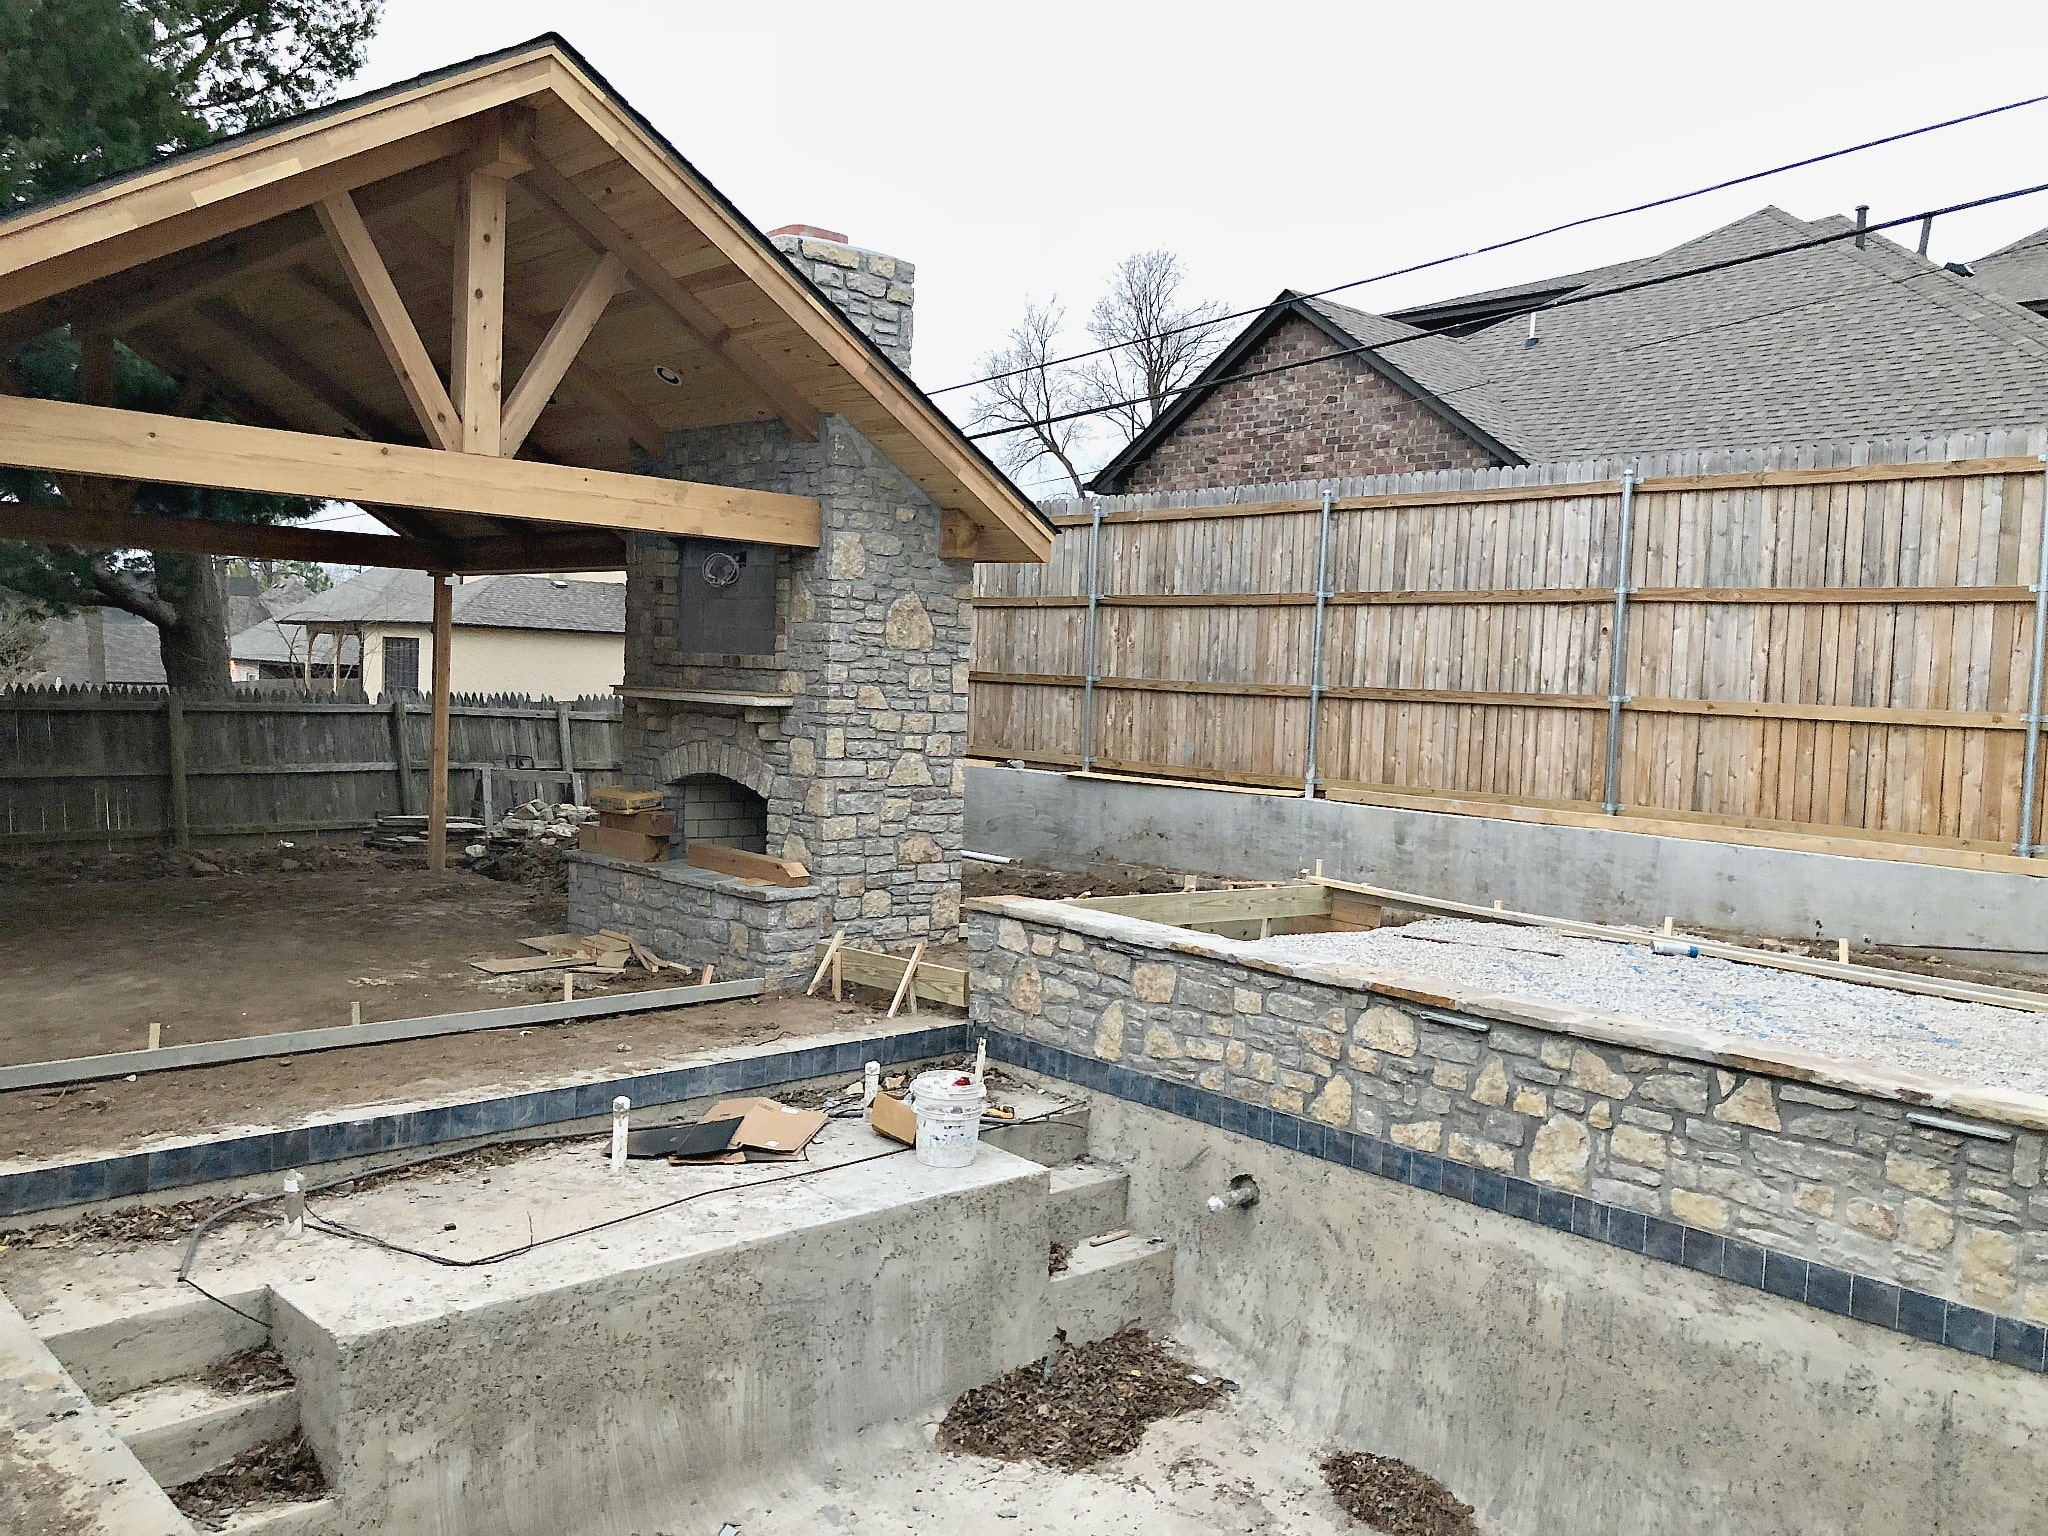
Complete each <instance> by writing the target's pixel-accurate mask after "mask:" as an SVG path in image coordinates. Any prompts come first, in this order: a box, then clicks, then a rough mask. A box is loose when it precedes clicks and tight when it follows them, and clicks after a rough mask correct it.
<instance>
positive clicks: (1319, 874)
mask: <svg viewBox="0 0 2048 1536" xmlns="http://www.w3.org/2000/svg"><path fill="white" fill-rule="evenodd" d="M1316 878H1317V879H1318V880H1320V879H1322V878H1323V861H1322V860H1321V859H1317V860H1316Z"/></svg>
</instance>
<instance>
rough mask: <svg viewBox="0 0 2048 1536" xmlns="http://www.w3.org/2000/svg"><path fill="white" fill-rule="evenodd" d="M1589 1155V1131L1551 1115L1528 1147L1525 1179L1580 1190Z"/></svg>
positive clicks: (1590, 1146)
mask: <svg viewBox="0 0 2048 1536" xmlns="http://www.w3.org/2000/svg"><path fill="white" fill-rule="evenodd" d="M1592 1155H1593V1138H1592V1134H1591V1132H1589V1131H1588V1130H1587V1129H1586V1127H1585V1126H1583V1125H1581V1124H1580V1123H1579V1122H1578V1121H1576V1120H1573V1119H1570V1118H1568V1117H1567V1116H1564V1115H1553V1116H1552V1117H1551V1118H1550V1119H1549V1120H1546V1121H1545V1122H1544V1123H1543V1126H1542V1128H1541V1129H1540V1130H1538V1131H1537V1132H1536V1140H1535V1142H1534V1144H1533V1145H1531V1146H1530V1148H1529V1177H1530V1178H1532V1179H1534V1180H1536V1181H1537V1182H1538V1183H1540V1184H1552V1185H1556V1186H1557V1187H1558V1188H1560V1189H1584V1188H1585V1187H1586V1167H1587V1165H1588V1163H1590V1162H1591V1161H1592Z"/></svg>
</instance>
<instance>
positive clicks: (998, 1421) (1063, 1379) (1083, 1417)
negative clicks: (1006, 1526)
mask: <svg viewBox="0 0 2048 1536" xmlns="http://www.w3.org/2000/svg"><path fill="white" fill-rule="evenodd" d="M1223 1393H1224V1388H1223V1385H1222V1383H1221V1382H1220V1381H1218V1380H1217V1379H1216V1378H1215V1377H1213V1376H1206V1375H1205V1374H1204V1373H1202V1372H1199V1371H1197V1370H1195V1368H1194V1367H1193V1366H1191V1365H1189V1364H1188V1363H1187V1361H1185V1360H1182V1359H1180V1358H1178V1357H1177V1356H1175V1355H1174V1354H1172V1353H1171V1352H1170V1351H1168V1350H1167V1349H1166V1347H1165V1346H1164V1345H1162V1344H1160V1343H1158V1342H1157V1341H1156V1340H1155V1339H1153V1337H1152V1336H1151V1335H1150V1334H1149V1333H1147V1332H1146V1331H1145V1330H1144V1329H1142V1328H1130V1329H1126V1330H1125V1331H1124V1332H1122V1333H1119V1334H1115V1335H1112V1336H1111V1337H1109V1338H1106V1339H1101V1340H1098V1341H1097V1342H1095V1343H1093V1344H1083V1345H1081V1346H1080V1347H1079V1348H1077V1349H1068V1350H1062V1351H1061V1352H1060V1354H1059V1357H1058V1359H1057V1361H1056V1362H1055V1363H1054V1366H1053V1369H1052V1374H1051V1375H1050V1377H1048V1376H1047V1374H1046V1369H1045V1364H1044V1362H1042V1361H1034V1362H1033V1363H1032V1364H1030V1365H1024V1366H1019V1367H1018V1368H1017V1369H1016V1370H1014V1371H1011V1372H1009V1373H1008V1374H1007V1375H1003V1376H999V1377H997V1378H996V1379H995V1380H994V1381H992V1382H990V1383H989V1384H988V1385H987V1386H983V1387H976V1388H975V1389H974V1390H973V1391H971V1392H967V1393H965V1394H963V1395H962V1396H961V1398H960V1400H959V1401H958V1402H956V1403H955V1404H953V1406H952V1408H951V1409H950V1410H948V1411H947V1414H946V1417H945V1420H944V1422H942V1423H941V1424H940V1425H939V1444H940V1445H942V1446H944V1447H945V1448H946V1449H947V1450H949V1451H964V1452H966V1453H968V1454H969V1455H974V1456H994V1457H998V1458H1000V1459H1002V1460H1004V1461H1042V1462H1044V1463H1045V1464H1046V1465H1048V1466H1051V1467H1056V1468H1058V1469H1059V1470H1061V1471H1063V1472H1073V1471H1077V1470H1079V1469H1080V1468H1082V1467H1092V1466H1094V1465H1095V1464H1096V1463H1097V1462H1101V1461H1107V1460H1109V1459H1110V1458H1111V1457H1113V1456H1121V1455H1123V1454H1124V1453H1125V1452H1126V1451H1130V1450H1134V1449H1135V1448H1136V1447H1137V1444H1138V1442H1139V1440H1141V1439H1142V1438H1144V1434H1145V1429H1146V1427H1147V1426H1148V1425H1150V1424H1153V1423H1156V1422H1157V1421H1158V1420H1160V1419H1167V1418H1172V1417H1173V1416H1174V1415H1176V1414H1182V1413H1193V1412H1195V1411H1196V1410H1197V1409H1200V1408H1207V1407H1210V1406H1212V1405H1213V1404H1214V1403H1216V1402H1217V1401H1218V1400H1219V1399H1220V1398H1221V1397H1222V1396H1223Z"/></svg>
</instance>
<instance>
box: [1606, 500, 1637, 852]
mask: <svg viewBox="0 0 2048 1536" xmlns="http://www.w3.org/2000/svg"><path fill="white" fill-rule="evenodd" d="M1635 512H1636V472H1635V471H1634V470H1633V469H1630V470H1627V471H1624V472H1623V474H1622V477H1621V550H1620V553H1619V555H1618V556H1617V558H1616V561H1615V567H1614V626H1613V628H1614V635H1613V640H1612V642H1611V645H1610V649H1611V650H1612V652H1613V655H1612V658H1611V662H1610V666H1609V670H1608V676H1607V782H1606V788H1605V790H1604V791H1603V793H1602V796H1601V808H1602V809H1603V810H1605V811H1606V812H1607V814H1608V815H1610V816H1619V815H1620V814H1621V706H1622V705H1624V704H1626V703H1627V702H1628V695H1627V694H1625V693H1623V692H1622V687H1623V685H1624V683H1625V682H1626V680H1627V670H1626V669H1627V663H1628V594H1629V590H1630V583H1631V581H1632V579H1633V577H1634V574H1635Z"/></svg>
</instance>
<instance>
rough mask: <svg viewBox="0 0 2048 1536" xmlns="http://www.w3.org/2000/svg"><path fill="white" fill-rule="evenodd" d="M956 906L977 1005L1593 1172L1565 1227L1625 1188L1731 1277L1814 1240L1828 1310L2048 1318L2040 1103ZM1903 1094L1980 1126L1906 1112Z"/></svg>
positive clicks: (1893, 1321) (1456, 1154)
mask: <svg viewBox="0 0 2048 1536" xmlns="http://www.w3.org/2000/svg"><path fill="white" fill-rule="evenodd" d="M968 918H969V922H968V939H969V944H970V947H971V950H972V957H973V958H972V967H973V974H972V982H971V987H972V1016H973V1020H974V1022H975V1023H976V1024H977V1025H982V1026H987V1027H991V1028H994V1029H998V1030H1006V1031H1010V1032H1012V1033H1014V1034H1017V1035H1020V1036H1023V1037H1024V1038H1026V1039H1027V1040H1031V1041H1040V1042H1044V1043H1045V1044H1046V1045H1048V1046H1052V1047H1056V1048H1058V1049H1059V1050H1062V1051H1065V1052H1069V1053H1072V1054H1073V1055H1074V1056H1076V1057H1082V1058H1088V1059H1090V1060H1093V1061H1096V1062H1109V1063H1116V1064H1118V1065H1119V1066H1120V1067H1122V1068H1124V1069H1129V1070H1133V1071H1137V1072H1141V1073H1144V1074H1147V1075H1149V1076H1153V1077H1157V1078H1159V1079H1163V1080H1165V1081H1167V1082H1169V1083H1177V1084H1187V1085H1190V1086H1193V1087H1196V1088H1199V1089H1201V1090H1205V1091H1206V1092H1208V1093H1213V1094H1219V1095H1223V1096H1226V1097H1227V1098H1228V1099H1233V1100H1236V1101H1239V1102H1242V1103H1244V1104H1247V1105H1252V1106H1256V1107H1257V1108H1258V1110H1260V1111H1263V1112H1270V1113H1271V1114H1272V1115H1273V1116H1274V1118H1275V1120H1276V1121H1277V1120H1278V1118H1279V1117H1281V1116H1287V1117H1300V1120H1301V1122H1302V1123H1303V1124H1304V1126H1305V1127H1306V1126H1307V1125H1312V1124H1317V1123H1319V1124H1320V1125H1323V1126H1329V1127H1334V1128H1338V1129H1341V1130H1344V1131H1346V1132H1352V1133H1357V1134H1359V1136H1360V1137H1361V1139H1363V1138H1374V1139H1375V1144H1377V1143H1378V1142H1384V1143H1385V1145H1386V1147H1387V1149H1388V1152H1389V1154H1390V1155H1392V1154H1393V1153H1394V1151H1395V1149H1405V1150H1406V1151H1407V1152H1410V1153H1413V1154H1417V1155H1419V1156H1424V1157H1427V1158H1428V1159H1431V1160H1434V1159H1443V1160H1445V1162H1444V1164H1443V1165H1444V1166H1446V1167H1450V1166H1454V1165H1463V1166H1465V1167H1468V1168H1470V1169H1473V1170H1483V1171H1484V1172H1483V1174H1479V1173H1475V1174H1474V1175H1473V1176H1472V1177H1475V1178H1477V1177H1484V1176H1485V1175H1496V1176H1500V1177H1504V1178H1506V1179H1507V1180H1508V1181H1509V1183H1510V1184H1512V1183H1514V1182H1515V1181H1518V1180H1526V1181H1529V1183H1530V1184H1531V1185H1535V1186H1542V1187H1544V1188H1545V1189H1554V1190H1559V1191H1570V1192H1572V1193H1573V1194H1574V1195H1583V1196H1584V1197H1586V1198H1583V1199H1578V1200H1576V1201H1567V1202H1566V1206H1567V1207H1570V1208H1572V1209H1570V1210H1568V1211H1567V1219H1569V1220H1571V1221H1572V1222H1573V1223H1574V1225H1573V1226H1572V1228H1571V1230H1574V1231H1577V1230H1580V1225H1579V1223H1580V1222H1582V1221H1583V1222H1591V1221H1594V1220H1596V1219H1597V1220H1599V1221H1606V1220H1607V1219H1608V1218H1607V1215H1606V1214H1604V1213H1641V1216H1642V1217H1648V1218H1661V1219H1662V1226H1659V1225H1658V1224H1657V1223H1656V1222H1655V1221H1653V1222H1652V1233H1653V1237H1654V1234H1655V1233H1656V1232H1658V1231H1662V1230H1664V1228H1666V1227H1670V1228H1671V1229H1672V1230H1673V1231H1676V1230H1677V1229H1678V1228H1684V1229H1690V1230H1692V1231H1693V1232H1695V1233H1697V1234H1715V1237H1714V1239H1713V1242H1714V1248H1715V1251H1716V1252H1717V1253H1720V1254H1725V1255H1726V1256H1727V1263H1728V1265H1729V1269H1728V1270H1727V1271H1725V1273H1727V1275H1728V1277H1729V1278H1735V1277H1736V1272H1737V1268H1738V1266H1743V1265H1748V1264H1751V1263H1753V1264H1754V1267H1755V1269H1756V1271H1757V1274H1756V1276H1755V1277H1749V1276H1747V1275H1745V1276H1744V1278H1746V1279H1748V1283H1751V1284H1761V1286H1762V1288H1764V1289H1767V1290H1768V1289H1772V1288H1773V1287H1772V1285H1771V1284H1770V1282H1769V1278H1768V1276H1765V1275H1764V1273H1763V1266H1764V1261H1765V1256H1766V1255H1767V1254H1770V1253H1778V1254H1785V1255H1791V1256H1795V1257H1797V1258H1799V1259H1802V1260H1810V1261H1812V1270H1813V1273H1814V1274H1816V1275H1819V1276H1821V1277H1822V1279H1821V1280H1820V1281H1819V1282H1817V1285H1818V1287H1819V1288H1820V1290H1821V1291H1823V1292H1830V1293H1831V1288H1833V1287H1834V1286H1835V1284H1836V1282H1837V1281H1839V1289H1840V1290H1841V1293H1842V1294H1841V1297H1840V1301H1841V1305H1840V1306H1839V1307H1830V1310H1837V1311H1841V1312H1844V1313H1850V1312H1851V1308H1850V1305H1849V1292H1850V1287H1851V1283H1852V1280H1853V1281H1854V1282H1855V1283H1856V1284H1857V1285H1859V1286H1861V1287H1862V1288H1863V1290H1862V1294H1864V1295H1867V1296H1870V1297H1872V1298H1873V1299H1871V1300H1870V1301H1869V1302H1868V1306H1869V1307H1870V1308H1871V1309H1872V1312H1871V1315H1870V1316H1868V1317H1867V1318H1866V1320H1870V1321H1882V1322H1884V1323H1886V1324H1887V1325H1888V1326H1893V1327H1898V1328H1901V1329H1905V1330H1906V1331H1914V1330H1913V1329H1912V1328H1911V1327H1909V1326H1908V1320H1907V1319H1906V1317H1905V1314H1904V1312H1903V1311H1902V1310H1901V1308H1902V1302H1901V1293H1902V1291H1903V1292H1904V1293H1905V1294H1906V1295H1907V1296H1908V1298H1909V1301H1910V1299H1911V1298H1912V1297H1913V1296H1915V1295H1917V1296H1918V1298H1919V1300H1921V1301H1925V1300H1927V1299H1929V1298H1933V1297H1943V1298H1948V1299H1949V1300H1950V1301H1951V1302H1960V1303H1962V1304H1963V1305H1964V1307H1966V1308H1970V1309H1983V1310H1984V1311H1985V1312H1988V1313H1996V1314H2001V1315H2003V1316H2005V1317H2012V1318H2018V1319H2026V1320H2031V1321H2032V1322H2034V1323H2041V1322H2048V1189H2044V1188H2043V1187H2042V1182H2041V1178H2042V1154H2043V1141H2044V1138H2043V1134H2042V1133H2043V1132H2044V1131H2048V1102H2044V1101H2041V1100H2038V1099H2030V1098H2026V1097H2023V1096H2020V1095H2011V1094H2003V1093H2000V1092H1997V1091H1993V1090H1984V1091H1981V1092H1977V1091H1972V1090H1967V1089H1960V1088H1957V1089H1955V1090H1954V1091H1952V1092H1947V1093H1944V1092H1942V1091H1941V1085H1939V1084H1936V1083H1933V1082H1931V1081H1930V1080H1926V1079H1913V1078H1910V1077H1908V1076H1907V1075H1906V1074H1903V1073H1901V1074H1899V1076H1898V1078H1897V1080H1896V1081H1895V1082H1887V1081H1886V1080H1884V1079H1883V1077H1882V1076H1880V1075H1879V1073H1878V1070H1877V1069H1873V1068H1869V1067H1868V1066H1866V1065H1863V1064H1856V1063H1828V1062H1824V1061H1820V1060H1818V1059H1813V1058H1791V1057H1789V1056H1788V1057H1786V1058H1785V1059H1783V1060H1772V1059H1771V1057H1772V1055H1773V1053H1772V1051H1771V1049H1770V1048H1769V1047H1766V1046H1764V1045H1762V1044H1756V1045H1754V1047H1753V1048H1751V1047H1749V1046H1748V1045H1747V1044H1746V1043H1743V1044H1741V1045H1740V1046H1738V1043H1737V1042H1733V1041H1709V1040H1706V1039H1704V1038H1702V1037H1695V1036H1688V1035H1686V1034H1685V1033H1684V1032H1682V1031H1676V1030H1670V1029H1660V1028H1654V1027H1650V1026H1647V1025H1643V1024H1637V1023H1634V1022H1631V1021H1628V1020H1625V1019H1618V1018H1615V1017H1613V1016H1610V1015H1594V1014H1586V1013H1581V1012H1578V1011H1576V1010H1568V1009H1560V1008H1551V1007H1547V1006H1544V1005H1541V1004H1536V1003H1531V1002H1527V1001H1522V1000H1517V999H1511V998H1503V997H1495V996H1478V995H1448V996H1437V995H1434V994H1431V993H1429V992H1426V991H1424V990H1422V989H1423V987H1424V986H1425V984H1424V983H1422V982H1419V981H1418V982H1415V983H1413V984H1411V985H1409V986H1395V985H1392V984H1390V983H1389V981H1388V979H1387V978H1386V977H1385V976H1383V975H1375V974H1374V973H1371V972H1367V971H1365V970H1363V969H1361V968H1359V967H1355V966H1348V965H1338V964H1315V963H1306V962H1295V961H1277V960H1274V959H1271V958H1267V957H1255V956H1253V955H1251V954H1248V953H1247V952H1246V951H1247V948H1248V946H1246V945H1243V944H1239V943H1235V942H1233V941H1231V940H1227V939H1218V938H1212V937H1209V936H1207V935H1203V934H1197V933H1193V932H1190V931H1187V930H1183V929H1177V928H1169V927H1164V926H1162V925H1159V924H1156V923H1148V922H1142V921H1138V920H1136V919H1133V918H1129V917H1123V916H1119V915H1115V914H1111V913H1106V912H1101V911H1095V910H1090V909H1087V908H1081V907H1074V906H1068V905H1065V904H1062V903H1054V902H1042V901H1031V900H1025V899H1022V898H1005V899H1000V900H992V901H976V902H972V903H970V904H969V913H968ZM1916 1106H1932V1107H1931V1108H1930V1109H1925V1110H1923V1109H1920V1108H1916ZM1913 1113H1926V1114H1931V1115H1933V1116H1935V1117H1937V1118H1941V1119H1945V1120H1949V1121H1951V1122H1952V1123H1957V1122H1960V1123H1963V1124H1967V1125H1970V1126H1972V1127H1973V1128H1974V1129H1975V1130H1976V1131H1977V1132H1978V1133H1979V1134H1959V1133H1957V1132H1953V1131H1948V1130H1943V1129H1940V1128H1938V1127H1931V1126H1927V1125H1922V1124H1916V1123H1914V1122H1912V1121H1911V1120H1909V1119H1908V1118H1907V1116H1908V1115H1909V1114H1913ZM1965 1115H1967V1117H1968V1118H1967V1119H1964V1118H1962V1117H1963V1116H1965ZM1444 1178H1445V1181H1446V1184H1447V1185H1448V1182H1449V1176H1448V1175H1445V1176H1444ZM1467 1182H1468V1183H1469V1180H1468V1181H1467ZM1495 1182H1498V1179H1496V1180H1495ZM1546 1198H1547V1197H1546ZM1576 1207H1585V1210H1584V1211H1577V1210H1576ZM1672 1224H1676V1226H1675V1227H1674V1226H1673V1225H1672ZM1635 1225H1636V1243H1637V1245H1638V1246H1637V1251H1643V1250H1642V1248H1641V1247H1640V1244H1641V1242H1642V1237H1641V1228H1642V1221H1641V1220H1640V1219H1638V1220H1637V1221H1636V1224H1635ZM1588 1235H1590V1234H1588ZM1653 1246H1654V1242H1653ZM1669 1256H1672V1257H1676V1256H1677V1255H1676V1254H1673V1255H1669ZM1716 1272H1717V1273H1721V1272H1724V1271H1722V1270H1719V1269H1717V1270H1716ZM1801 1272H1802V1275H1803V1273H1804V1266H1802V1271H1801ZM1873 1281H1875V1282H1878V1283H1879V1284H1878V1285H1877V1286H1876V1287H1875V1288H1873V1287H1872V1286H1871V1282H1873ZM1796 1299H1806V1300H1811V1301H1814V1302H1815V1304H1816V1305H1827V1304H1828V1303H1829V1301H1830V1299H1831V1294H1818V1295H1816V1294H1813V1293H1809V1292H1808V1290H1807V1288H1806V1283H1805V1282H1804V1281H1803V1280H1802V1284H1801V1291H1800V1295H1799V1297H1797V1298H1796ZM1887 1305H1888V1306H1889V1308H1890V1311H1889V1312H1886V1311H1885V1310H1884V1309H1885V1308H1886V1306H1887ZM1936 1306H1937V1308H1938V1307H1939V1303H1936ZM1851 1315H1859V1316H1860V1315H1864V1314H1863V1313H1862V1312H1856V1313H1852V1314H1851ZM2038 1332H2039V1330H2038V1329H2035V1330H2032V1331H2030V1332H2028V1333H2027V1334H2026V1338H2027V1339H2028V1340H2029V1341H2030V1344H2029V1346H2028V1347H2037V1346H2038V1340H2037V1339H2036V1338H2035V1335H2036V1334H2038ZM1921 1336H1923V1337H1924V1336H1926V1335H1925V1333H1924V1332H1923V1333H1922V1335H1921ZM1936 1337H1937V1338H1938V1337H1939V1329H1938V1327H1937V1332H1936ZM1980 1352H1984V1353H1989V1352H1990V1347H1989V1344H1988V1342H1987V1343H1986V1347H1985V1349H1984V1350H1983V1351H1980ZM2034 1368H2035V1369H2040V1368H2041V1367H2040V1366H2039V1365H2036V1366H2035V1367H2034Z"/></svg>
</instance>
